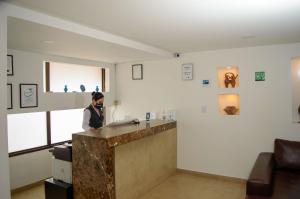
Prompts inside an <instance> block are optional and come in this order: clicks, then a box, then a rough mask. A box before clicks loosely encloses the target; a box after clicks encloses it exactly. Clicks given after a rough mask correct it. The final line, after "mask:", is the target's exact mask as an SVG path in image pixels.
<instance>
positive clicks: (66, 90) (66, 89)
mask: <svg viewBox="0 0 300 199" xmlns="http://www.w3.org/2000/svg"><path fill="white" fill-rule="evenodd" d="M64 91H65V93H66V92H68V86H67V85H65V88H64Z"/></svg>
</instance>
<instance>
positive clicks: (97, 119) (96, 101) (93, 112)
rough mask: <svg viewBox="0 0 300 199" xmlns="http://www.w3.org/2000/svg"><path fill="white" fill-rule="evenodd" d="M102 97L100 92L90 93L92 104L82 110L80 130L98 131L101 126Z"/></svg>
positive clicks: (102, 117)
mask: <svg viewBox="0 0 300 199" xmlns="http://www.w3.org/2000/svg"><path fill="white" fill-rule="evenodd" d="M103 102H104V95H103V94H102V93H100V92H93V93H92V103H91V104H90V105H89V106H88V107H87V108H85V109H84V113H83V121H82V128H83V129H84V130H86V131H87V130H89V129H98V128H100V127H102V126H103V121H104V116H103Z"/></svg>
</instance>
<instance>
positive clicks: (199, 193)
mask: <svg viewBox="0 0 300 199" xmlns="http://www.w3.org/2000/svg"><path fill="white" fill-rule="evenodd" d="M44 198H45V197H44V188H43V186H42V185H41V186H37V187H34V188H32V189H30V190H27V191H24V192H20V193H16V194H14V195H13V197H12V199H44ZM244 198H245V184H243V183H239V182H231V181H227V180H222V179H215V178H210V177H202V176H197V175H194V174H186V173H176V174H174V175H173V176H171V177H170V178H168V179H167V180H166V181H165V182H163V183H162V184H160V185H158V186H157V187H155V188H154V189H152V190H151V191H150V192H148V193H147V194H145V195H144V196H143V197H141V198H140V199H244Z"/></svg>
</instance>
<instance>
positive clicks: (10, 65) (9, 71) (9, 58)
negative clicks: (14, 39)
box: [7, 55, 14, 76]
mask: <svg viewBox="0 0 300 199" xmlns="http://www.w3.org/2000/svg"><path fill="white" fill-rule="evenodd" d="M13 75H14V57H13V56H12V55H7V76H13Z"/></svg>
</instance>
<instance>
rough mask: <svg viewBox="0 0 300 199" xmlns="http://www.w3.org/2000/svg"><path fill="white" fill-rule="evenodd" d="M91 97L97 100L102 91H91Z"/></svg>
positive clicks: (100, 96)
mask: <svg viewBox="0 0 300 199" xmlns="http://www.w3.org/2000/svg"><path fill="white" fill-rule="evenodd" d="M92 96H93V97H92V99H93V100H95V101H97V100H99V99H102V98H103V97H104V95H103V94H102V93H100V92H95V91H94V92H92Z"/></svg>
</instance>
